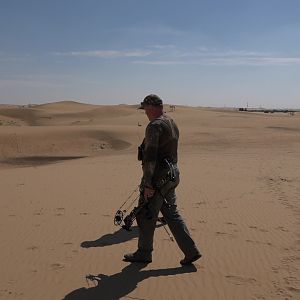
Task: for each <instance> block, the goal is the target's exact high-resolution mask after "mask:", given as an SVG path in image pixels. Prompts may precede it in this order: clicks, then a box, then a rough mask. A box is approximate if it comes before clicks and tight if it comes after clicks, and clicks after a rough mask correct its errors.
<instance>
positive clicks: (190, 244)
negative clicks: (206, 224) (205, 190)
mask: <svg viewBox="0 0 300 300" xmlns="http://www.w3.org/2000/svg"><path fill="white" fill-rule="evenodd" d="M140 108H141V109H144V110H145V113H146V115H147V117H148V119H149V121H150V122H149V124H148V126H147V128H146V132H145V138H144V140H143V143H142V144H141V146H140V147H139V160H141V161H142V168H143V177H142V180H141V185H140V192H141V193H140V198H139V205H141V206H143V209H142V210H141V211H140V212H139V213H138V215H137V216H136V220H137V224H138V226H139V239H138V249H137V251H136V252H134V253H129V254H125V255H124V261H128V262H144V263H145V262H146V263H149V262H152V251H153V236H154V230H155V226H156V221H157V219H158V214H159V212H160V211H161V213H162V215H163V217H164V219H165V221H166V222H167V224H168V226H169V228H170V230H171V232H172V234H173V236H174V238H175V240H176V242H177V244H178V246H179V248H180V249H181V251H182V252H183V253H184V255H185V257H184V258H183V259H182V260H181V261H180V263H181V264H182V265H188V264H191V263H192V262H194V261H196V260H197V259H199V258H200V257H201V254H200V252H199V250H198V249H197V247H196V245H195V242H194V241H193V239H192V237H191V236H190V233H189V231H188V229H187V227H186V224H185V222H184V220H183V219H182V217H181V215H180V214H179V212H178V210H177V205H176V194H175V188H176V187H177V185H178V184H179V170H178V168H177V147H178V138H179V130H178V128H177V125H176V124H175V122H174V121H173V120H172V119H171V118H170V117H169V116H167V115H166V114H164V113H163V101H162V100H161V98H160V97H158V96H157V95H154V94H151V95H148V96H146V97H145V99H144V100H143V102H141V107H140Z"/></svg>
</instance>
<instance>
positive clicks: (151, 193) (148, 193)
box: [144, 187, 155, 201]
mask: <svg viewBox="0 0 300 300" xmlns="http://www.w3.org/2000/svg"><path fill="white" fill-rule="evenodd" d="M154 193H155V190H154V189H152V188H150V187H145V190H144V198H145V200H146V201H148V199H149V198H152V197H153V196H154Z"/></svg>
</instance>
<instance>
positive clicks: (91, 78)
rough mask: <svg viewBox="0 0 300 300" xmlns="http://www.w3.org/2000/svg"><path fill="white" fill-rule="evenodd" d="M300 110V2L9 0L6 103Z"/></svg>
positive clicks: (0, 15)
mask: <svg viewBox="0 0 300 300" xmlns="http://www.w3.org/2000/svg"><path fill="white" fill-rule="evenodd" d="M149 93H157V94H159V95H160V96H161V97H162V98H163V99H164V101H165V102H168V103H175V104H187V105H195V106H198V105H199V106H224V105H225V106H228V107H229V106H236V107H240V106H246V104H247V102H248V105H249V106H251V107H257V106H262V107H274V108H300V0H248V1H246V0H197V1H196V0H185V1H179V0H151V1H150V0H149V1H147V0H81V1H79V0H51V1H50V0H49V1H46V0H26V1H25V0H0V103H15V104H27V103H44V102H52V101H60V100H76V101H81V102H87V103H96V104H110V103H113V104H116V103H129V104H133V103H137V102H139V101H140V100H141V99H142V98H143V97H144V96H145V95H146V94H149Z"/></svg>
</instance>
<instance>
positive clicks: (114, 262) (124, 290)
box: [0, 101, 300, 300]
mask: <svg viewBox="0 0 300 300" xmlns="http://www.w3.org/2000/svg"><path fill="white" fill-rule="evenodd" d="M136 108H137V107H136V106H128V105H116V106H97V105H89V104H81V103H76V102H71V101H62V102H57V103H49V104H43V105H33V106H30V107H28V106H24V107H23V106H13V105H0V190H1V201H0V214H1V217H0V232H1V248H0V253H1V261H0V269H1V273H0V274H1V275H0V283H1V284H0V299H5V300H9V299H26V300H27V299H28V300H35V299H37V300H41V299H43V300H46V299H49V300H54V299H67V300H69V299H71V300H73V299H81V300H83V299H105V300H106V299H108V300H109V299H147V300H152V299H156V300H157V299H164V300H167V299H172V300H176V299H204V300H218V299H222V300H224V299H228V300H233V299H239V300H244V299H300V219H299V217H300V201H299V200H300V113H296V114H295V115H293V116H291V115H289V114H284V113H274V114H264V113H252V112H238V111H235V110H229V109H228V110H225V109H208V108H197V107H184V106H176V110H175V111H169V106H168V105H166V106H165V110H166V112H167V113H168V114H169V115H170V116H171V117H173V118H174V119H175V120H176V122H177V124H178V126H179V128H180V133H181V137H180V145H179V168H180V171H181V184H180V185H179V187H178V188H177V194H178V206H179V209H180V211H181V213H182V215H183V217H184V218H185V220H186V223H187V225H188V227H189V230H190V232H191V234H192V236H193V237H194V239H195V241H196V243H197V245H198V246H199V248H200V249H201V252H202V254H203V257H202V258H201V259H200V260H198V261H197V262H196V263H195V264H194V265H192V266H189V267H181V265H180V263H179V261H180V259H182V257H183V255H182V253H181V252H180V250H179V248H178V247H177V245H176V243H174V242H172V241H170V239H169V237H168V235H167V234H166V232H165V230H164V229H163V227H158V228H157V229H156V232H155V250H154V253H153V262H152V263H151V264H148V265H143V264H129V263H126V262H123V261H122V258H123V255H124V254H125V253H128V252H131V251H134V250H135V249H136V245H137V235H138V231H137V227H136V226H134V228H133V230H132V231H131V232H127V231H125V230H123V229H121V228H120V227H116V226H115V225H114V223H113V218H114V215H115V212H116V210H117V209H118V208H119V207H120V205H121V204H122V203H123V202H124V201H125V200H126V198H127V197H128V196H129V195H130V193H131V192H132V191H133V190H134V189H135V188H136V187H137V186H138V184H139V180H140V176H141V166H140V163H139V162H138V161H137V159H136V155H137V153H136V152H137V151H136V149H137V146H138V145H139V144H140V142H141V141H142V138H143V135H144V131H145V127H146V125H147V123H148V121H147V117H146V116H145V115H144V113H143V111H140V110H137V109H136ZM83 242H85V243H84V245H87V246H88V247H82V246H81V244H82V243H83ZM90 274H91V275H95V276H98V277H97V278H98V281H94V282H92V281H89V280H88V281H86V276H88V275H90Z"/></svg>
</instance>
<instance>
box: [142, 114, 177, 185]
mask: <svg viewBox="0 0 300 300" xmlns="http://www.w3.org/2000/svg"><path fill="white" fill-rule="evenodd" d="M178 138H179V130H178V127H177V125H176V123H175V122H174V121H173V120H172V119H171V118H170V117H169V116H167V115H165V114H163V115H161V116H160V117H158V118H156V119H155V120H153V121H151V122H150V123H149V124H148V126H147V128H146V132H145V138H144V140H143V144H142V146H143V149H144V151H143V160H142V165H143V183H144V185H145V186H147V187H154V186H155V175H156V174H157V173H159V171H160V169H161V168H162V162H163V159H165V158H167V159H168V160H169V161H170V162H172V163H177V147H178Z"/></svg>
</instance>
